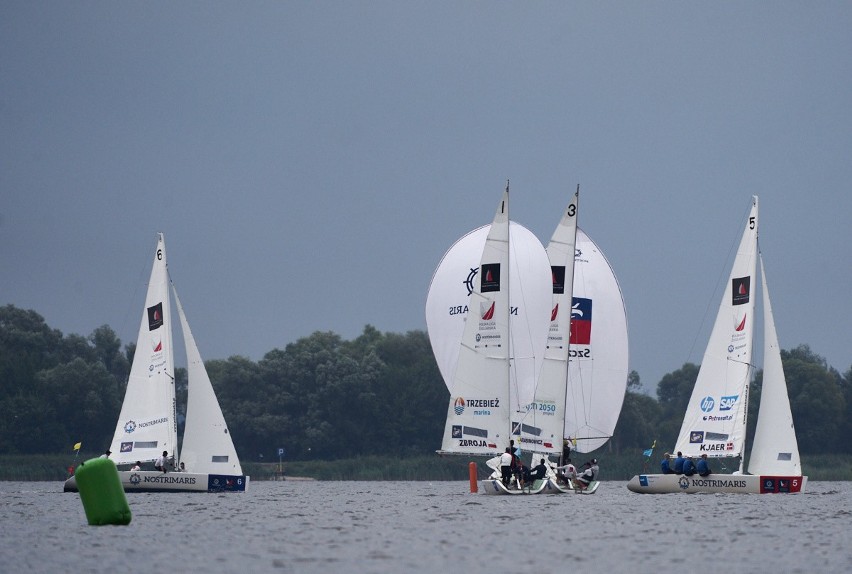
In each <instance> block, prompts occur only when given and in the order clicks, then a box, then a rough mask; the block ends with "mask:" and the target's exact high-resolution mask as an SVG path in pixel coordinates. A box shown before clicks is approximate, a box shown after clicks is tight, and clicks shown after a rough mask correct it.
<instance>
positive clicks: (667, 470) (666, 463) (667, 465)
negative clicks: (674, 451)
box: [660, 453, 674, 474]
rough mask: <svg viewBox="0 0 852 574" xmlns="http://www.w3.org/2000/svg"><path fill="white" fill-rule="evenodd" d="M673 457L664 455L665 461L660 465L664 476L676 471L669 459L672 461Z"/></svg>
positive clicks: (667, 454)
mask: <svg viewBox="0 0 852 574" xmlns="http://www.w3.org/2000/svg"><path fill="white" fill-rule="evenodd" d="M671 457H672V455H670V454H669V453H666V454H664V455H663V461H662V462H661V463H660V472H661V473H663V474H672V473H673V472H674V471H673V470H672V467H671V464H670V462H669V459H671Z"/></svg>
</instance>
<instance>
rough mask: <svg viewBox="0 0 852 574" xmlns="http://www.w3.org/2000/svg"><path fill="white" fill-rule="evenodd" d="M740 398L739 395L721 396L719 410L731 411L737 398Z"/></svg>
mask: <svg viewBox="0 0 852 574" xmlns="http://www.w3.org/2000/svg"><path fill="white" fill-rule="evenodd" d="M738 398H740V396H739V395H733V396H730V397H721V398H719V410H720V411H729V410H731V409H732V408H734V405H735V404H737V399H738Z"/></svg>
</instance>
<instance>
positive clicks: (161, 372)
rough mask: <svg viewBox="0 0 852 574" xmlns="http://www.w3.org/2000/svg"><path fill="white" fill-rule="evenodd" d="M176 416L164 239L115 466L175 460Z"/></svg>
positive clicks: (119, 426) (115, 446) (116, 439)
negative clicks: (165, 457) (167, 456)
mask: <svg viewBox="0 0 852 574" xmlns="http://www.w3.org/2000/svg"><path fill="white" fill-rule="evenodd" d="M175 414H176V413H175V381H174V348H173V346H172V325H171V310H170V307H169V292H168V277H167V268H166V246H165V242H164V240H163V234H162V233H160V234H159V235H158V239H157V248H156V250H155V252H154V264H153V266H152V269H151V277H150V280H149V281H148V291H147V294H146V296H145V310H144V311H143V312H142V321H141V324H140V325H139V334H138V336H137V338H136V353H135V354H134V356H133V364H132V365H131V367H130V376H129V377H128V381H127V390H126V392H125V396H124V403H123V404H122V406H121V414H120V415H119V417H118V422H117V423H116V427H115V433H114V434H113V438H112V442H111V443H110V451H112V454H111V456H110V458H111V459H112V461H113V462H115V463H116V464H131V463H134V462H136V461H137V460H138V461H142V462H148V461H153V460H156V459H157V458H158V457H159V456H160V455H161V454H162V453H163V451H168V452H169V454H170V455H172V456H177V454H178V453H177V420H176V416H175Z"/></svg>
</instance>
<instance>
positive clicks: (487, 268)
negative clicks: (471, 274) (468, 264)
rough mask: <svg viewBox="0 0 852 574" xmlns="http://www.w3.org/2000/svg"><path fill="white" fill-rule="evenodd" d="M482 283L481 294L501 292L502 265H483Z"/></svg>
mask: <svg viewBox="0 0 852 574" xmlns="http://www.w3.org/2000/svg"><path fill="white" fill-rule="evenodd" d="M481 280H482V282H481V283H480V290H479V292H480V293H488V292H490V291H499V290H500V264H499V263H483V264H482V276H481Z"/></svg>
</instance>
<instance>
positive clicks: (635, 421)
mask: <svg viewBox="0 0 852 574" xmlns="http://www.w3.org/2000/svg"><path fill="white" fill-rule="evenodd" d="M641 390H642V383H641V381H640V378H639V373H637V372H636V371H630V373H629V374H628V376H627V392H626V393H625V395H624V403H623V405H622V407H621V414H620V415H619V417H618V424H617V425H616V427H615V432H614V433H613V437H612V447H613V449H614V450H615V452H616V453H617V454H618V453H621V452H625V451H629V450H636V452H639V451H644V450H645V449H647V448H648V447H650V446H651V444H652V443H653V441H655V440H657V437H658V433H659V431H658V426H659V422H660V414H661V412H662V410H661V408H660V404H659V403H658V402H657V401H656V400H654V398H653V397H649V396H648V395H645V394H643V393H642V392H641Z"/></svg>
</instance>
